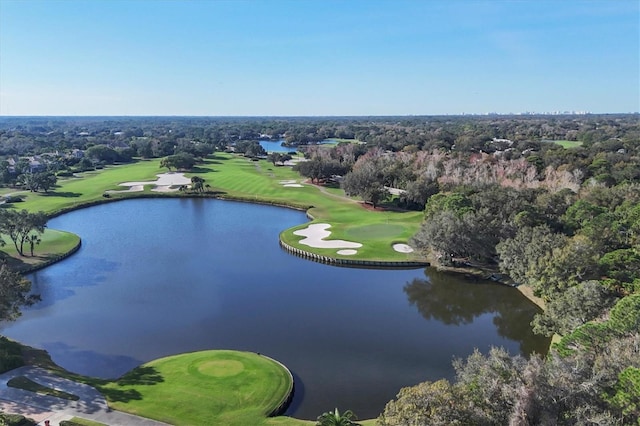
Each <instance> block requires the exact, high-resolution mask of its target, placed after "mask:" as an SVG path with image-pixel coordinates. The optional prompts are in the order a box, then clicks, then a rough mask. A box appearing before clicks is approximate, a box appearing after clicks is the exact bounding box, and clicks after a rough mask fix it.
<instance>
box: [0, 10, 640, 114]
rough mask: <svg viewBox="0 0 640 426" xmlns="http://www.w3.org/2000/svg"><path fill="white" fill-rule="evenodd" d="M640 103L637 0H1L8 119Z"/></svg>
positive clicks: (1, 99)
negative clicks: (13, 117) (26, 117)
mask: <svg viewBox="0 0 640 426" xmlns="http://www.w3.org/2000/svg"><path fill="white" fill-rule="evenodd" d="M528 111H531V112H535V113H541V114H542V113H547V114H550V113H554V112H572V113H586V112H588V113H593V114H599V113H630V112H638V111H640V3H639V2H637V1H635V0H606V1H604V0H591V1H586V0H566V1H561V2H558V1H550V0H536V1H506V0H503V1H480V0H477V1H475V0H471V1H461V0H460V1H456V0H449V1H442V0H433V1H420V0H398V1H390V0H367V1H363V0H353V1H338V0H321V1H320V0H307V1H294V0H268V1H267V0H263V1H258V0H237V1H225V0H218V1H206V0H200V1H173V0H165V1H155V0H122V1H105V0H91V1H75V0H54V1H36V0H24V1H17V0H0V115H2V116H38V115H42V116H66V115H72V116H402V115H414V116H415V115H462V114H474V115H483V114H494V113H495V114H526V113H527V112H528Z"/></svg>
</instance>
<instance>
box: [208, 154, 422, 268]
mask: <svg viewBox="0 0 640 426" xmlns="http://www.w3.org/2000/svg"><path fill="white" fill-rule="evenodd" d="M216 158H217V160H209V161H211V162H215V163H217V164H213V168H214V170H215V171H214V172H210V173H207V174H203V175H200V176H201V177H203V178H205V179H206V180H207V182H210V184H211V185H212V186H213V187H214V188H215V189H216V190H219V191H221V192H224V193H225V194H226V196H230V197H232V198H233V197H238V198H244V199H246V200H249V201H262V202H278V203H283V204H290V205H295V206H299V207H304V206H313V207H312V208H311V209H310V210H309V213H310V214H311V215H312V216H313V217H314V218H315V221H314V222H317V223H325V222H326V223H329V224H331V225H332V227H331V228H330V229H329V230H330V231H331V232H332V234H331V236H330V238H331V239H344V240H350V241H355V242H359V243H362V244H363V247H362V248H360V249H358V254H357V255H354V256H341V255H338V254H337V253H336V251H337V250H336V249H316V248H313V249H312V248H310V247H308V246H303V245H300V244H298V241H300V239H301V237H299V236H296V235H293V232H294V231H295V230H298V229H301V228H304V227H306V226H307V225H308V224H304V225H301V226H297V227H294V228H291V229H288V230H285V231H284V232H283V233H282V234H281V237H282V239H283V240H284V241H285V242H286V243H288V244H289V245H291V246H294V247H298V248H300V249H303V250H307V251H312V252H314V253H317V254H321V255H325V256H332V257H336V258H345V259H361V260H391V261H409V260H416V255H415V254H405V253H398V252H396V251H394V250H393V249H392V247H391V245H392V243H394V242H407V241H408V240H409V238H411V236H413V235H414V234H415V233H416V232H417V230H418V228H419V227H420V223H421V222H422V218H423V215H422V213H421V212H392V211H372V210H370V209H366V208H364V207H363V205H362V204H360V203H357V202H354V200H352V199H346V198H342V197H340V195H342V194H343V191H342V190H340V189H337V188H331V189H328V192H330V193H331V194H333V195H334V196H333V197H332V196H328V195H327V194H324V193H322V192H321V191H320V189H318V188H317V187H315V186H313V185H309V184H305V185H304V187H302V188H291V187H284V186H283V185H281V184H280V183H279V181H281V180H298V181H302V180H303V178H301V177H300V175H299V174H298V173H297V172H294V171H293V170H291V169H290V168H288V167H273V165H272V164H270V163H267V162H266V161H259V162H254V161H249V160H247V159H246V158H243V157H235V156H230V155H228V154H218V155H216ZM355 224H357V226H358V227H367V226H373V229H376V228H377V229H385V230H386V231H385V232H383V233H380V231H378V232H376V233H366V232H361V233H359V234H358V239H354V237H353V236H351V235H350V233H349V231H350V229H351V228H352V227H353V226H354V225H355ZM391 230H393V232H391Z"/></svg>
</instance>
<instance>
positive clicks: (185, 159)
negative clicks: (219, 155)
mask: <svg viewBox="0 0 640 426" xmlns="http://www.w3.org/2000/svg"><path fill="white" fill-rule="evenodd" d="M195 165H196V158H195V157H194V156H193V155H192V154H189V153H186V152H180V153H178V154H175V155H169V156H168V157H165V158H163V159H162V160H160V167H166V168H167V169H169V171H171V169H176V170H190V169H192V168H193V167H194V166H195Z"/></svg>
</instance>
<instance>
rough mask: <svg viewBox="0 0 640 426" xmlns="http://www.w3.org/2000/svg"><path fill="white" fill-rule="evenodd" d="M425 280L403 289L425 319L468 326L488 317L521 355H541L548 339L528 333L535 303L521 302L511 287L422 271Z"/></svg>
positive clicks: (431, 270) (414, 280) (535, 309)
mask: <svg viewBox="0 0 640 426" xmlns="http://www.w3.org/2000/svg"><path fill="white" fill-rule="evenodd" d="M425 275H426V278H414V279H413V280H411V281H410V282H408V283H407V284H406V285H405V286H404V288H403V290H404V292H405V293H406V294H407V298H408V300H409V303H410V304H411V305H414V306H416V307H417V308H418V311H419V312H420V314H421V315H422V316H423V317H424V318H425V319H427V320H437V321H441V322H443V323H444V324H447V325H463V324H471V323H472V322H473V321H474V320H475V319H476V318H479V317H481V316H483V315H487V314H490V315H492V316H493V319H492V321H493V324H495V326H496V330H497V332H498V334H499V335H500V336H502V337H504V338H506V339H509V340H513V341H517V342H519V343H520V351H521V352H523V353H525V354H531V353H533V352H536V353H543V352H545V351H546V348H547V347H548V338H546V337H543V336H537V335H535V334H534V333H533V332H532V331H531V326H530V325H529V322H530V321H531V318H532V317H533V315H535V314H536V313H539V312H540V308H538V307H537V306H536V305H535V304H533V303H531V302H529V303H526V302H524V303H523V300H522V295H521V294H519V292H518V291H517V290H515V289H513V288H510V287H507V286H504V285H501V284H495V283H488V282H484V281H483V282H472V281H463V280H461V279H460V277H459V276H457V275H452V274H449V273H446V272H441V271H437V270H435V269H433V268H428V269H425Z"/></svg>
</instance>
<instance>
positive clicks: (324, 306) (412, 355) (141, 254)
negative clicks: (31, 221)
mask: <svg viewBox="0 0 640 426" xmlns="http://www.w3.org/2000/svg"><path fill="white" fill-rule="evenodd" d="M305 221H306V218H305V215H304V214H303V213H301V212H298V211H293V210H287V209H284V208H278V207H271V206H261V205H252V204H246V203H237V202H229V201H220V200H211V199H139V200H127V201H121V202H117V203H109V204H104V205H100V206H95V207H90V208H87V209H83V210H78V211H75V212H72V213H68V214H65V215H63V216H60V217H58V218H55V219H52V220H51V221H50V222H49V226H50V227H51V228H55V229H63V230H68V231H71V232H75V233H77V234H78V235H80V236H81V237H82V241H83V244H82V248H81V249H80V250H79V251H78V253H77V254H75V255H73V256H71V257H70V258H68V259H66V260H64V261H62V262H60V263H57V264H55V265H53V266H51V267H49V268H46V269H44V270H42V271H40V272H37V273H34V274H32V275H31V276H30V279H31V280H32V281H33V288H34V291H35V292H37V293H40V294H41V295H42V302H41V303H39V304H37V305H35V306H33V307H31V308H29V309H27V310H25V312H24V314H23V316H22V317H21V318H20V319H19V320H18V321H16V322H14V323H10V324H4V325H3V326H2V327H1V328H0V333H1V334H3V335H6V336H8V337H10V338H13V339H16V340H19V341H21V342H24V343H26V344H28V345H33V346H36V347H40V348H43V349H46V350H47V351H49V353H50V354H51V356H52V357H53V359H54V361H55V362H57V363H58V364H60V365H62V366H63V367H65V368H67V369H69V370H71V371H74V372H78V373H82V374H88V375H93V376H99V377H105V378H111V377H117V376H120V375H122V374H123V373H125V372H126V371H128V370H130V369H132V368H134V367H135V366H137V365H139V364H141V363H143V362H146V361H149V360H152V359H155V358H158V357H162V356H166V355H171V354H176V353H181V352H188V351H197V350H203V349H238V350H247V351H256V352H260V353H263V354H266V355H269V356H271V357H273V358H276V359H278V360H280V361H281V362H283V363H284V364H285V365H287V366H288V367H289V368H290V369H291V370H292V371H293V373H294V375H295V378H296V394H295V398H294V401H293V404H292V405H291V407H290V409H289V411H288V414H291V415H293V416H296V417H300V418H308V419H315V417H316V416H318V415H319V414H320V413H322V412H323V411H326V410H329V409H333V408H334V407H336V406H337V407H339V408H340V409H351V410H353V411H354V412H355V413H356V414H357V415H358V416H359V417H360V418H368V417H374V416H377V415H378V414H379V413H380V412H381V411H382V410H383V408H384V405H385V403H386V402H387V401H388V400H390V399H391V398H393V397H394V396H395V394H396V393H397V392H398V391H399V390H400V388H401V387H403V386H409V385H413V384H416V383H418V382H421V381H424V380H437V379H440V378H443V377H444V378H451V377H452V375H453V369H452V367H451V361H452V359H453V358H454V357H466V356H467V355H469V354H470V353H471V352H472V351H473V350H474V348H479V349H480V350H481V351H483V352H486V351H487V350H488V349H489V348H490V346H492V345H496V346H503V347H505V348H507V349H508V350H509V351H511V352H512V353H524V354H529V353H531V352H533V351H537V352H541V351H544V350H545V348H546V346H547V344H548V341H547V340H546V339H544V338H540V337H536V336H534V335H533V334H532V332H531V328H530V326H529V322H530V321H531V319H532V317H533V315H534V314H535V313H536V312H537V308H536V307H535V306H534V305H533V304H532V303H531V302H529V301H528V300H527V299H525V298H524V297H523V296H522V295H521V294H520V293H519V292H518V291H517V290H515V289H512V288H508V287H503V286H499V285H495V284H488V283H470V282H466V281H464V280H462V279H461V278H459V277H457V276H450V275H446V274H442V273H438V272H436V271H433V270H431V269H426V270H424V269H417V270H365V269H351V268H338V267H333V266H328V265H323V264H319V263H314V262H311V261H308V260H304V259H300V258H297V257H294V256H292V255H290V254H288V253H287V252H285V251H284V250H282V249H281V248H280V246H279V244H278V234H279V233H280V232H281V231H282V230H284V229H286V228H288V227H291V226H293V225H296V224H300V223H303V222H305Z"/></svg>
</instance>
